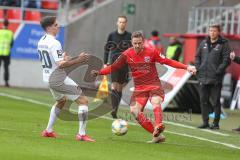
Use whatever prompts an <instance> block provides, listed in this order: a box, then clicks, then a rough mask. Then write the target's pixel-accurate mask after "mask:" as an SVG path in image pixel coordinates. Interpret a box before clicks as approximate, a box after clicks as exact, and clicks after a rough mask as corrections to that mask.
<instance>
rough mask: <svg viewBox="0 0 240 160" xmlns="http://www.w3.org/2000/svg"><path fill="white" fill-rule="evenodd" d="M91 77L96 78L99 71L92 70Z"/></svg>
mask: <svg viewBox="0 0 240 160" xmlns="http://www.w3.org/2000/svg"><path fill="white" fill-rule="evenodd" d="M91 75H92V76H93V77H97V76H98V75H99V71H96V70H92V71H91Z"/></svg>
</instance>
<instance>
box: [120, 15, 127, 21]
mask: <svg viewBox="0 0 240 160" xmlns="http://www.w3.org/2000/svg"><path fill="white" fill-rule="evenodd" d="M119 18H124V19H125V20H126V22H127V21H128V19H127V17H126V16H123V15H121V16H118V18H117V19H119Z"/></svg>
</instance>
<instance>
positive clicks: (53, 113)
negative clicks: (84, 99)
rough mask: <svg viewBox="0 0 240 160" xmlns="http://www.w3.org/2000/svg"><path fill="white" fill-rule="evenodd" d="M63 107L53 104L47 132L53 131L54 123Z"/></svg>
mask: <svg viewBox="0 0 240 160" xmlns="http://www.w3.org/2000/svg"><path fill="white" fill-rule="evenodd" d="M60 111H61V109H59V108H58V107H56V106H55V105H54V106H52V109H51V112H50V117H49V121H48V125H47V129H46V130H47V132H52V131H53V124H54V122H55V120H56V118H57V115H59V113H60Z"/></svg>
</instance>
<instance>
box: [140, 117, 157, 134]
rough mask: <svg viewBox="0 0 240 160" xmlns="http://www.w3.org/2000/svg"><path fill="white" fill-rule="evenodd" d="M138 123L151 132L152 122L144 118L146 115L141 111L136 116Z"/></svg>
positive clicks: (152, 128) (152, 129)
mask: <svg viewBox="0 0 240 160" xmlns="http://www.w3.org/2000/svg"><path fill="white" fill-rule="evenodd" d="M136 120H137V121H138V123H139V124H140V125H141V126H142V127H143V128H144V129H145V130H147V131H148V132H150V133H153V131H154V127H153V124H152V122H151V121H150V120H149V119H147V118H146V116H145V115H144V114H143V112H140V113H139V114H138V116H137V118H136Z"/></svg>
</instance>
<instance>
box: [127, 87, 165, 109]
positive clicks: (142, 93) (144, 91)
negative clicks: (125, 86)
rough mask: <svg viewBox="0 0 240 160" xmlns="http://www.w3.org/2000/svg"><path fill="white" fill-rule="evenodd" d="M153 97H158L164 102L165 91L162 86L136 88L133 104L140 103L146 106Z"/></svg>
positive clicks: (132, 99) (132, 98)
mask: <svg viewBox="0 0 240 160" xmlns="http://www.w3.org/2000/svg"><path fill="white" fill-rule="evenodd" d="M153 95H158V96H160V97H161V98H162V100H164V91H163V89H162V88H161V87H160V86H136V87H135V90H134V92H133V94H132V97H131V104H134V103H135V102H138V103H139V104H141V105H142V106H145V105H146V103H147V101H148V99H150V100H151V98H152V96H153Z"/></svg>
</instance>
